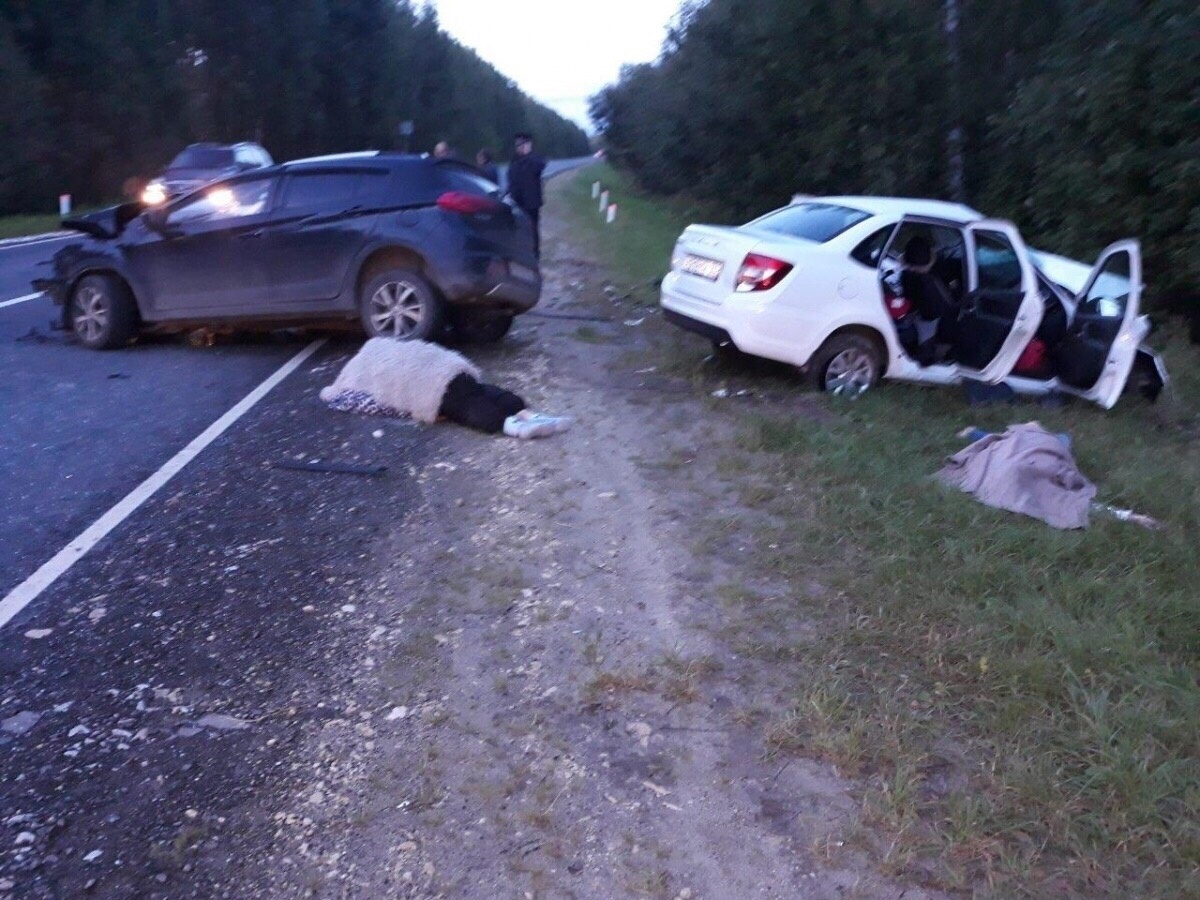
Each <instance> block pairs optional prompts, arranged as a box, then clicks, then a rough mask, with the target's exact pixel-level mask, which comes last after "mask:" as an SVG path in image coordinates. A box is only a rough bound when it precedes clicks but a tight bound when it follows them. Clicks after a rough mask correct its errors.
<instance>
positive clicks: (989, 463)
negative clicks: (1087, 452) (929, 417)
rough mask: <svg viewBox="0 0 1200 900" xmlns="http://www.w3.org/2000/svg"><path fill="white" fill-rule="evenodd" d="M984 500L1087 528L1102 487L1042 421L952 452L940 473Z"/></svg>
mask: <svg viewBox="0 0 1200 900" xmlns="http://www.w3.org/2000/svg"><path fill="white" fill-rule="evenodd" d="M937 477H938V478H939V479H940V480H941V481H942V483H943V484H947V485H950V486H951V487H956V488H958V489H959V490H963V491H966V492H967V493H968V494H972V495H974V497H975V499H976V500H978V501H979V502H980V503H986V504H987V505H988V506H994V507H996V508H997V509H1007V510H1009V511H1011V512H1015V513H1021V514H1023V515H1026V516H1033V518H1035V519H1041V520H1042V521H1043V522H1045V523H1047V524H1048V525H1053V526H1054V527H1055V528H1087V524H1088V508H1089V507H1090V506H1091V504H1092V500H1093V499H1094V498H1095V496H1096V486H1095V485H1094V484H1092V483H1091V482H1090V481H1088V480H1087V479H1086V478H1084V477H1083V475H1082V474H1080V472H1079V469H1078V468H1077V467H1076V465H1075V459H1074V458H1073V457H1072V456H1071V451H1070V450H1068V449H1067V448H1066V446H1064V445H1063V443H1062V441H1060V440H1059V439H1058V438H1056V437H1055V436H1054V435H1053V434H1051V433H1050V432H1048V431H1046V429H1044V428H1042V426H1041V425H1039V424H1038V423H1037V422H1028V423H1026V424H1025V425H1010V426H1009V428H1008V430H1007V431H1005V432H1004V433H1003V434H990V435H988V436H987V437H984V438H980V439H979V440H978V441H976V442H975V443H973V444H971V445H970V446H969V447H966V448H965V449H963V450H960V451H959V452H958V453H956V454H954V455H953V456H951V457H950V458H949V459H948V460H947V462H946V466H945V468H943V469H942V470H941V471H940V472H938V476H937Z"/></svg>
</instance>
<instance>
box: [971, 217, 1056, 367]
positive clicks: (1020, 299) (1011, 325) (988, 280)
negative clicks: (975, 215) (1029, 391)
mask: <svg viewBox="0 0 1200 900" xmlns="http://www.w3.org/2000/svg"><path fill="white" fill-rule="evenodd" d="M965 232H966V239H967V292H966V293H965V294H964V296H963V308H962V313H961V315H960V316H959V320H958V335H957V338H956V340H955V355H956V362H957V367H958V371H959V372H960V373H961V374H963V375H964V376H966V377H968V378H974V379H977V380H979V381H987V382H990V383H993V384H994V383H996V382H998V381H1003V380H1004V379H1005V378H1006V377H1007V376H1008V375H1009V373H1010V372H1011V371H1012V369H1013V366H1015V365H1016V364H1017V360H1018V359H1019V358H1020V356H1021V351H1022V350H1024V349H1025V345H1026V344H1028V343H1029V340H1030V338H1032V337H1033V335H1034V333H1035V332H1036V331H1037V328H1038V325H1039V324H1040V323H1041V321H1042V311H1043V310H1042V298H1041V295H1040V294H1039V292H1038V284H1037V272H1036V270H1035V269H1034V267H1033V262H1032V261H1031V260H1030V257H1029V251H1028V249H1027V248H1026V247H1025V242H1024V241H1023V240H1021V235H1020V232H1018V231H1017V228H1016V226H1015V225H1013V224H1012V223H1011V222H1003V221H1000V220H998V219H984V220H982V221H979V222H971V223H970V224H968V225H967V226H966V227H965Z"/></svg>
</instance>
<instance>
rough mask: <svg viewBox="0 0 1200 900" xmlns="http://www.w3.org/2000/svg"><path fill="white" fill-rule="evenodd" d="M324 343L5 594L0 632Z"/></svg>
mask: <svg viewBox="0 0 1200 900" xmlns="http://www.w3.org/2000/svg"><path fill="white" fill-rule="evenodd" d="M326 340H327V339H326V338H321V339H320V340H317V341H313V342H312V343H311V344H309V345H308V346H307V347H305V348H304V349H303V350H301V351H300V352H299V353H297V354H296V355H295V356H293V357H292V358H291V359H289V360H288V361H287V362H286V363H284V364H283V365H282V366H281V367H280V368H279V369H278V370H277V371H276V372H275V374H273V375H272V376H271V377H270V378H268V379H267V380H266V381H264V382H263V383H262V384H260V385H259V386H258V387H256V388H255V389H254V390H252V391H251V392H250V393H249V394H247V395H246V396H245V397H243V398H242V400H241V401H240V402H239V403H238V404H237V405H236V406H234V407H233V408H232V409H230V410H229V411H228V412H227V413H225V415H223V416H221V418H219V419H217V421H215V422H213V423H212V424H211V425H209V426H208V428H206V429H204V431H203V432H202V433H201V434H200V436H199V437H197V438H195V439H194V440H193V441H192V442H191V443H190V444H188V445H187V446H186V447H184V448H183V449H182V450H180V451H179V452H178V453H176V454H175V455H174V456H172V457H171V458H170V459H169V460H167V462H166V464H165V465H163V467H162V468H161V469H159V470H158V471H157V472H155V473H154V474H153V475H151V476H150V477H149V478H147V479H146V480H145V481H143V482H142V483H141V484H139V485H138V486H137V487H136V488H134V489H133V490H132V491H130V492H129V493H128V494H127V495H126V496H125V498H124V499H123V500H121V501H120V502H119V503H118V504H117V505H116V506H114V507H113V508H112V509H110V510H109V511H108V512H106V513H105V514H104V515H102V516H101V517H100V518H99V519H97V520H96V521H95V522H94V523H93V524H92V525H90V526H88V528H87V529H86V530H85V531H84V532H83V533H82V534H81V535H79V537H77V538H75V540H73V541H71V543H69V544H67V546H65V547H64V548H63V549H62V550H59V551H58V553H56V554H55V555H54V556H53V558H51V559H50V560H49V561H48V562H47V563H45V565H43V566H42V567H41V568H40V569H38V570H37V571H36V572H34V573H33V574H32V575H30V576H29V577H28V578H26V579H25V580H24V581H23V582H21V583H20V584H19V585H17V586H16V587H15V588H13V589H12V590H11V591H9V593H8V596H6V597H5V598H4V599H3V600H0V628H3V627H4V626H5V625H7V624H8V623H9V621H10V620H11V619H12V618H13V616H15V615H17V613H19V612H20V611H21V610H23V609H24V608H25V607H26V606H28V605H29V604H30V603H31V602H33V600H34V599H36V598H37V596H38V595H39V594H40V593H41V592H42V591H44V590H46V588H48V587H50V585H52V584H54V582H55V581H56V580H58V578H59V576H60V575H62V574H63V573H64V572H66V571H67V569H69V568H71V566H73V565H75V563H76V562H78V561H79V560H80V559H82V558H83V557H84V555H85V554H86V553H87V552H88V551H89V550H91V549H92V548H93V547H95V546H96V544H98V543H100V541H102V540H103V539H104V538H105V537H106V536H107V535H108V533H109V532H110V531H112V530H113V529H114V528H116V527H117V526H118V525H120V524H121V523H122V522H124V521H125V520H126V519H127V518H129V516H130V515H132V514H133V513H134V512H135V511H136V510H137V508H138V507H139V506H141V505H142V504H143V503H145V502H146V501H147V500H149V499H150V498H151V497H152V496H154V494H155V492H156V491H158V489H159V488H161V487H162V486H163V485H164V484H166V483H167V482H168V481H170V480H171V479H172V478H173V477H174V476H175V475H177V474H178V473H179V471H180V470H181V469H182V468H183V467H184V466H186V465H187V464H188V463H190V462H191V461H192V460H193V459H195V458H196V457H197V456H199V455H200V453H201V451H203V450H204V448H205V447H207V446H208V445H209V444H211V443H212V442H213V441H215V440H216V439H217V438H218V437H220V436H221V434H222V433H224V432H225V431H226V430H227V429H228V428H229V427H230V426H231V425H233V423H234V422H236V421H237V420H238V419H240V418H241V417H242V416H244V415H245V414H246V413H247V412H249V411H250V409H251V408H252V407H253V406H254V405H255V404H256V403H258V401H259V400H261V399H262V398H263V397H265V396H266V395H267V394H268V393H269V392H270V391H271V389H272V388H274V387H275V386H276V385H277V384H279V382H281V381H283V379H285V378H287V377H288V376H289V375H291V374H292V372H294V371H296V369H298V368H299V367H300V366H301V365H302V364H303V363H304V361H305V360H306V359H308V358H309V357H310V356H312V355H313V354H314V353H316V352H317V350H318V349H320V347H321V345H322V344H324V343H325V341H326Z"/></svg>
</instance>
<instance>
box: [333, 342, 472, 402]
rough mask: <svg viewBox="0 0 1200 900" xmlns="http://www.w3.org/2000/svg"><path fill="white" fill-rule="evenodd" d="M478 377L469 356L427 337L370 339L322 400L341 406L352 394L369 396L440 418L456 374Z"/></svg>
mask: <svg viewBox="0 0 1200 900" xmlns="http://www.w3.org/2000/svg"><path fill="white" fill-rule="evenodd" d="M462 374H466V375H470V376H471V377H472V378H476V379H478V378H479V369H477V368H476V367H475V366H474V365H473V364H472V363H471V362H470V361H469V360H467V359H465V358H464V357H462V356H460V355H459V354H457V353H455V352H454V351H453V350H447V349H446V348H445V347H439V346H438V345H437V344H429V343H425V342H424V341H397V340H393V339H392V338H382V337H377V338H371V340H369V341H367V342H366V343H365V344H363V346H362V349H361V350H359V351H358V353H356V354H355V355H354V357H353V358H352V359H351V360H350V361H349V362H348V363H346V365H345V366H344V367H343V368H342V371H341V372H339V373H338V377H337V378H336V379H335V380H334V382H333V384H331V385H329V387H326V388H322V390H321V399H322V400H324V401H325V402H326V403H331V404H337V402H338V401H339V399H341V398H344V397H346V396H347V395H359V396H361V395H363V394H366V395H369V396H370V398H371V399H372V400H374V401H375V403H376V404H377V405H378V406H379V407H380V409H381V410H384V411H394V412H396V413H401V414H404V415H409V416H412V417H413V418H414V419H416V420H417V421H418V422H429V423H432V422H436V421H437V417H438V408H439V407H440V406H441V405H442V397H443V395H444V394H445V393H446V387H447V385H449V384H450V382H451V381H453V380H454V377H455V376H456V375H462Z"/></svg>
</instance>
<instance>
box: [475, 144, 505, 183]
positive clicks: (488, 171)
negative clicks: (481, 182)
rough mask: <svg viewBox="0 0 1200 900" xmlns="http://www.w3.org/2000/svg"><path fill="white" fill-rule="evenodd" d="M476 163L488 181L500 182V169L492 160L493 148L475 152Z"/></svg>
mask: <svg viewBox="0 0 1200 900" xmlns="http://www.w3.org/2000/svg"><path fill="white" fill-rule="evenodd" d="M475 165H476V167H477V168H478V169H479V171H480V172H482V173H483V175H484V177H485V178H487V180H488V181H492V182H495V183H496V184H499V183H500V170H499V169H497V168H496V164H495V163H494V162H493V161H492V151H491V150H487V149H484V150H480V151H479V152H478V153H476V154H475Z"/></svg>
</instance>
